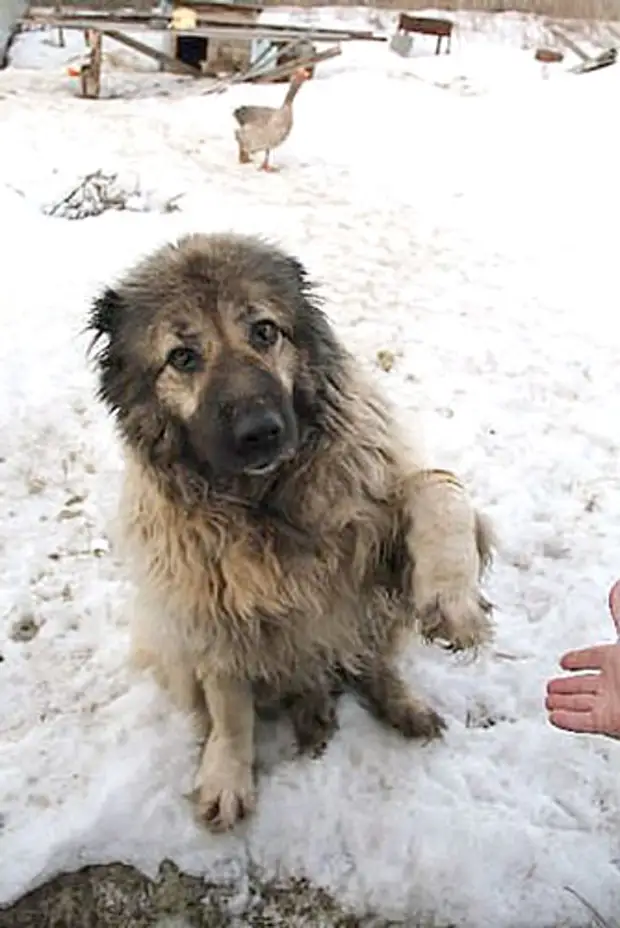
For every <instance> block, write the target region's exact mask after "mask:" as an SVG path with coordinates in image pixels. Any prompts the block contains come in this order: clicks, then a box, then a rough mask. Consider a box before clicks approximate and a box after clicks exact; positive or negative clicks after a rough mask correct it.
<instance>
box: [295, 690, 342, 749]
mask: <svg viewBox="0 0 620 928" xmlns="http://www.w3.org/2000/svg"><path fill="white" fill-rule="evenodd" d="M289 714H290V719H291V724H292V726H293V732H294V734H295V740H296V742H297V751H298V753H299V754H306V755H309V756H310V757H313V758H315V759H316V758H318V757H320V756H321V755H322V754H323V753H324V752H325V750H326V749H327V745H328V744H329V742H330V741H331V739H332V738H333V736H334V735H335V733H336V731H337V730H338V718H337V715H336V700H335V699H333V698H332V697H331V696H329V695H325V696H323V695H322V694H321V695H319V696H318V697H317V696H314V695H313V694H310V695H309V696H308V697H307V698H305V699H301V698H300V699H299V700H298V701H296V702H295V704H294V705H293V706H292V707H291V709H290V710H289Z"/></svg>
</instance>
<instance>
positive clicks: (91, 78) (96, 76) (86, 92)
mask: <svg viewBox="0 0 620 928" xmlns="http://www.w3.org/2000/svg"><path fill="white" fill-rule="evenodd" d="M85 38H86V42H87V44H88V45H89V46H90V60H89V62H88V64H85V65H83V67H82V70H81V72H80V83H81V87H82V96H83V97H86V98H88V99H90V100H96V99H97V98H98V96H99V94H100V92H101V33H100V32H99V31H98V30H97V29H88V30H87V32H86V33H85Z"/></svg>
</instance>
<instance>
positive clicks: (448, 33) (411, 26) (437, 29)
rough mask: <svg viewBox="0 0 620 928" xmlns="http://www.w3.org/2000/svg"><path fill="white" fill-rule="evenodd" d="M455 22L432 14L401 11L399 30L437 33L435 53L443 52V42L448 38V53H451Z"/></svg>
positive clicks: (429, 33)
mask: <svg viewBox="0 0 620 928" xmlns="http://www.w3.org/2000/svg"><path fill="white" fill-rule="evenodd" d="M453 27H454V23H453V22H452V20H450V19H435V18H432V17H430V16H410V15H409V14H408V13H401V14H400V16H399V18H398V27H397V32H400V33H405V34H408V35H411V34H412V33H417V34H418V35H436V36H437V47H436V48H435V54H436V55H439V54H441V43H442V41H443V40H444V39H447V40H448V41H447V43H446V44H447V49H446V54H450V49H451V45H452V29H453Z"/></svg>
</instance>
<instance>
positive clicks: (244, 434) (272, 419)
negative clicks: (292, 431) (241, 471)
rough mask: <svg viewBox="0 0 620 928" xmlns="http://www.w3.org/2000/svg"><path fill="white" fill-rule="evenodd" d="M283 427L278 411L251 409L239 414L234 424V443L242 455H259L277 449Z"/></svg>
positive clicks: (282, 420)
mask: <svg viewBox="0 0 620 928" xmlns="http://www.w3.org/2000/svg"><path fill="white" fill-rule="evenodd" d="M284 429H285V423H284V419H283V418H282V416H281V415H280V414H279V413H277V412H274V411H273V410H272V409H265V408H260V409H252V410H249V411H248V412H246V413H243V414H242V415H240V416H239V417H238V418H237V420H236V422H235V424H234V427H233V433H234V438H235V445H236V446H237V450H238V452H239V454H241V455H243V456H244V457H254V456H257V457H261V455H263V454H269V452H272V451H276V450H278V449H279V447H280V442H281V439H282V436H283V434H284Z"/></svg>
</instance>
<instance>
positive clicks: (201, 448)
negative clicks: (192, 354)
mask: <svg viewBox="0 0 620 928" xmlns="http://www.w3.org/2000/svg"><path fill="white" fill-rule="evenodd" d="M239 384H242V385H243V391H242V392H239V390H238V385H239ZM185 432H186V436H187V443H188V445H189V448H190V449H191V454H192V456H193V457H194V459H195V461H196V462H197V463H198V465H199V466H200V465H206V466H207V467H208V470H209V471H210V472H211V473H212V474H213V476H214V477H216V478H223V477H226V476H228V475H231V476H237V475H240V474H246V475H248V476H263V475H265V476H266V475H268V474H271V473H273V472H274V471H275V470H276V469H277V468H278V466H279V465H280V464H281V463H282V462H283V461H285V460H288V459H290V458H291V457H293V455H294V454H295V452H296V450H297V445H298V440H299V427H298V423H297V417H296V414H295V409H294V406H293V400H292V397H291V396H289V395H288V394H287V392H286V390H285V389H284V388H283V385H282V384H281V383H280V382H279V381H278V380H277V379H276V378H275V377H273V376H272V375H271V374H270V373H269V372H268V371H265V370H263V369H261V368H260V367H257V366H254V365H251V364H247V363H244V362H233V363H230V364H228V365H226V367H225V368H224V366H223V365H222V370H221V371H216V372H214V375H213V377H212V379H211V381H210V385H209V390H208V391H206V393H205V395H204V396H203V397H202V399H201V401H200V403H199V405H198V408H197V410H196V413H195V414H194V415H193V416H192V417H191V418H190V419H189V420H188V421H187V423H186V424H185Z"/></svg>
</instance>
